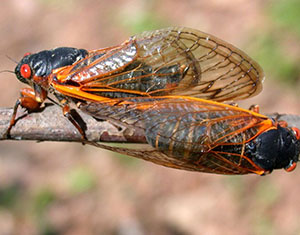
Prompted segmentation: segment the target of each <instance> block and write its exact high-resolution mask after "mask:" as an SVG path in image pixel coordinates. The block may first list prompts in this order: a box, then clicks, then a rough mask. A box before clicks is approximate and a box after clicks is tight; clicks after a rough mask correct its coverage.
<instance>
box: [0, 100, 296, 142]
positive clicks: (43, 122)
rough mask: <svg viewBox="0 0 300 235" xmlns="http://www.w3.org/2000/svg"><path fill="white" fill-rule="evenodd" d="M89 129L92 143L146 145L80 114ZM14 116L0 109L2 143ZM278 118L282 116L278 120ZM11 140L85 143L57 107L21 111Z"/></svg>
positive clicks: (139, 136)
mask: <svg viewBox="0 0 300 235" xmlns="http://www.w3.org/2000/svg"><path fill="white" fill-rule="evenodd" d="M78 113H79V114H80V116H81V117H82V119H83V120H84V122H85V123H86V125H87V130H86V136H87V138H88V139H89V140H90V141H96V142H98V141H103V142H122V143H145V137H144V136H143V133H139V132H138V131H134V130H133V131H131V132H129V131H128V130H127V129H126V128H123V129H122V128H120V127H118V126H115V125H113V124H112V123H110V122H107V121H97V120H95V119H94V118H93V117H92V116H90V115H87V114H85V113H83V112H80V110H79V111H78ZM11 115H12V109H11V108H0V140H6V139H7V138H6V137H4V136H3V134H4V133H5V131H6V130H7V128H8V126H9V121H10V118H11ZM278 115H279V116H278ZM268 116H269V117H271V118H276V117H279V119H280V120H285V121H287V123H288V124H289V126H295V127H298V128H299V129H300V116H298V115H288V114H271V115H268ZM10 136H11V138H10V139H12V140H36V141H73V142H82V139H81V135H80V134H79V132H78V131H77V129H76V128H75V127H74V126H73V125H72V124H71V122H70V121H69V120H68V119H67V118H65V117H64V116H63V114H62V110H61V108H60V107H58V106H56V105H51V106H46V108H45V109H44V110H43V111H41V112H35V113H30V114H27V113H26V112H24V111H22V109H19V110H18V120H17V122H16V125H15V126H14V127H13V128H12V129H11V132H10Z"/></svg>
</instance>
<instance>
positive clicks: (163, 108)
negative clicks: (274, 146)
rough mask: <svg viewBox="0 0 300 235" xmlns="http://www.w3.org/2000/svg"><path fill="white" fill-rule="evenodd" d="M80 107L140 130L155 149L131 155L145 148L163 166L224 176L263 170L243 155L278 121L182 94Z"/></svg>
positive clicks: (109, 101) (95, 115) (118, 100)
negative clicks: (245, 145) (261, 134)
mask: <svg viewBox="0 0 300 235" xmlns="http://www.w3.org/2000/svg"><path fill="white" fill-rule="evenodd" d="M81 109H82V110H83V111H85V112H87V113H89V114H90V115H92V116H94V117H96V118H105V119H108V120H112V121H114V122H117V123H120V125H126V126H127V127H128V128H133V129H134V128H140V129H141V130H142V131H143V132H144V134H145V137H146V140H147V142H148V144H149V145H150V146H151V148H150V149H149V148H148V149H149V150H147V151H146V149H143V150H140V151H137V150H131V149H129V150H126V151H128V152H127V154H128V155H134V156H137V153H138V152H140V155H141V156H140V158H144V156H147V158H149V159H151V158H150V155H151V154H150V152H151V153H153V154H154V155H155V156H157V154H159V155H160V156H161V157H162V158H163V159H164V161H166V162H164V164H162V163H161V164H162V165H167V166H171V167H175V168H178V166H177V165H178V164H179V163H180V166H182V167H183V165H184V166H185V167H187V168H190V170H197V171H203V172H214V173H220V174H221V173H222V174H245V173H250V172H256V173H257V172H260V173H262V169H260V168H259V167H258V166H257V165H256V164H254V163H253V162H252V161H251V160H250V159H248V158H247V157H245V156H244V155H243V146H244V144H245V143H246V142H248V141H251V140H252V139H254V138H255V137H257V136H258V135H259V134H260V133H262V132H264V131H266V130H267V129H269V128H271V127H273V125H274V124H273V122H272V120H270V119H268V118H267V117H265V116H263V115H260V114H257V113H254V112H251V111H248V110H244V109H241V108H238V107H234V106H230V105H225V104H222V103H218V102H214V101H208V100H203V99H198V98H188V97H180V96H169V97H168V96H166V97H153V98H146V97H139V98H124V99H115V100H108V101H105V102H100V103H90V104H88V105H83V106H82V107H81ZM122 151H123V150H122ZM124 151H125V150H124ZM149 154H150V155H149ZM149 159H147V160H149ZM167 159H168V160H167ZM170 159H172V160H170ZM154 160H155V159H154ZM154 160H153V159H152V161H154ZM175 162H177V163H178V164H177V163H176V164H175ZM168 164H169V165H168ZM174 164H175V165H174ZM176 166H177V167H176Z"/></svg>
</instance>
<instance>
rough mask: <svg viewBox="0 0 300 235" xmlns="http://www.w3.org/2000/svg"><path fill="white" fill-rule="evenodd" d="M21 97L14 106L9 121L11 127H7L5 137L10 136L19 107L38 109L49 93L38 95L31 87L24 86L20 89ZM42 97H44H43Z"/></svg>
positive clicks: (28, 109) (30, 109)
mask: <svg viewBox="0 0 300 235" xmlns="http://www.w3.org/2000/svg"><path fill="white" fill-rule="evenodd" d="M20 94H21V96H20V98H19V99H18V100H17V101H16V103H15V105H14V108H13V114H12V117H11V119H10V122H9V127H8V128H7V130H6V132H5V133H4V137H5V138H10V131H11V128H12V127H13V126H14V125H15V123H16V115H17V110H18V107H19V106H21V107H23V108H25V109H26V110H27V111H28V112H32V111H37V110H39V108H40V107H41V104H42V103H43V101H44V100H45V98H46V96H47V94H46V93H45V94H43V96H40V97H38V98H37V97H36V95H35V91H34V90H33V89H31V88H23V89H21V91H20ZM41 97H42V99H41Z"/></svg>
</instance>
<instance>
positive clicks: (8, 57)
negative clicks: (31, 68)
mask: <svg viewBox="0 0 300 235" xmlns="http://www.w3.org/2000/svg"><path fill="white" fill-rule="evenodd" d="M5 56H6V58H7V59H9V60H10V61H12V62H15V63H16V64H18V61H16V60H15V59H13V58H11V57H10V56H9V55H5Z"/></svg>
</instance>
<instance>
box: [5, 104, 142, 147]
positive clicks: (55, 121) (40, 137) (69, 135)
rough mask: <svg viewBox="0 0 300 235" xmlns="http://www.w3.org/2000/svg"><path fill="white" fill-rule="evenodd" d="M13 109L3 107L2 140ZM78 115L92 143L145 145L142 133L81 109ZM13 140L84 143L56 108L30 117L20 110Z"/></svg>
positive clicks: (32, 114) (52, 107)
mask: <svg viewBox="0 0 300 235" xmlns="http://www.w3.org/2000/svg"><path fill="white" fill-rule="evenodd" d="M12 112H13V110H12V109H11V108H0V140H6V139H7V138H6V137H4V136H3V134H4V133H5V131H6V130H7V128H8V126H9V121H10V118H11V115H12ZM77 112H78V113H79V114H80V116H81V117H82V119H83V120H84V122H85V123H86V125H87V130H86V136H87V138H88V139H89V140H90V141H104V142H125V143H143V142H145V140H144V136H143V135H142V134H141V133H137V132H136V133H135V132H134V131H131V132H130V131H128V130H126V129H122V128H120V127H119V126H116V125H113V124H112V123H110V122H107V121H99V120H95V119H94V118H93V117H92V116H90V115H87V114H85V113H83V112H80V110H79V111H78V110H77ZM9 139H12V140H36V141H75V142H82V139H81V135H80V134H79V132H78V131H77V129H76V128H75V127H74V126H73V125H72V124H71V122H70V121H69V120H68V119H67V118H65V117H64V116H63V113H62V110H61V108H60V107H58V106H56V105H51V106H47V107H46V108H45V109H44V110H43V111H41V112H35V113H30V114H27V113H26V112H24V111H23V112H22V110H21V109H19V110H18V119H17V122H16V124H15V126H14V127H13V128H12V129H11V131H10V138H9Z"/></svg>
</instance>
